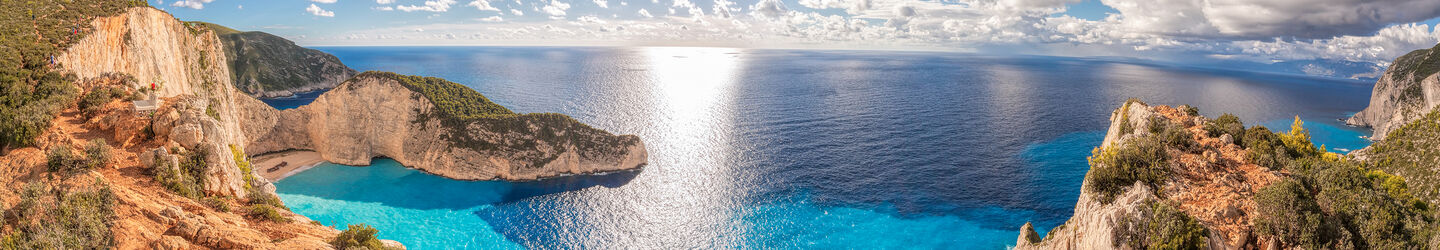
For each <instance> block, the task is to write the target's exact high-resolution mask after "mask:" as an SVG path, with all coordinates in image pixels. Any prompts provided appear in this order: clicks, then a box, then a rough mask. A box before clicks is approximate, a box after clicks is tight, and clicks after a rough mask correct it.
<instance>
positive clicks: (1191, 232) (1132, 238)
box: [1112, 199, 1209, 250]
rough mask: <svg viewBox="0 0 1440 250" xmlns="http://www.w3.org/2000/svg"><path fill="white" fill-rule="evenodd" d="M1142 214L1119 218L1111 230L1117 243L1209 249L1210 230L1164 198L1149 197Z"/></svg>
mask: <svg viewBox="0 0 1440 250" xmlns="http://www.w3.org/2000/svg"><path fill="white" fill-rule="evenodd" d="M1136 212H1138V213H1139V214H1134V215H1130V216H1126V217H1123V218H1121V219H1120V222H1119V223H1120V225H1118V226H1116V227H1115V228H1114V229H1113V230H1114V232H1112V233H1113V234H1112V235H1113V236H1114V237H1115V239H1114V243H1115V244H1116V245H1115V247H1117V248H1118V247H1120V244H1122V243H1123V244H1124V245H1125V246H1130V247H1131V248H1134V249H1196V250H1199V249H1206V248H1205V246H1206V242H1205V240H1206V236H1208V235H1209V230H1206V229H1205V227H1204V226H1202V225H1200V222H1199V221H1196V220H1195V218H1193V217H1190V215H1188V214H1185V212H1184V211H1180V209H1177V208H1175V207H1174V206H1171V205H1170V204H1167V203H1166V202H1165V201H1157V200H1154V199H1146V200H1145V202H1144V205H1143V206H1141V207H1140V209H1138V210H1136Z"/></svg>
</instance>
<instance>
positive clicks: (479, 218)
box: [267, 47, 1371, 249]
mask: <svg viewBox="0 0 1440 250" xmlns="http://www.w3.org/2000/svg"><path fill="white" fill-rule="evenodd" d="M318 49H320V50H323V51H325V52H329V53H332V54H335V55H336V56H338V57H339V58H340V59H341V60H342V61H343V62H344V63H345V64H346V65H348V66H350V67H353V68H355V69H357V70H362V71H364V70H384V71H394V72H398V73H403V74H414V75H425V76H437V77H442V78H446V79H449V80H451V81H455V82H458V83H461V84H465V85H466V86H470V87H471V88H474V89H475V90H478V91H480V92H481V93H483V94H485V95H486V96H487V97H489V98H490V99H491V100H493V101H495V102H497V103H500V104H502V105H505V106H506V107H510V108H511V109H513V110H515V111H518V112H527V113H529V112H558V113H564V114H568V115H570V116H573V117H575V118H576V119H579V120H580V121H582V122H585V123H588V124H591V125H592V126H595V127H598V128H602V129H605V130H609V131H612V132H616V133H621V134H636V135H639V136H640V138H642V139H643V140H644V141H645V144H646V146H647V147H648V149H649V152H650V165H648V166H646V167H645V168H644V169H643V170H640V171H632V172H623V173H614V174H609V175H603V176H577V177H566V178H559V179H551V180H544V181H538V182H524V183H508V182H497V181H482V182H466V181H454V180H448V179H444V178H440V177H436V176H431V175H427V174H424V173H421V172H418V171H415V170H411V169H406V168H404V167H402V166H399V165H397V164H396V163H395V162H394V161H390V160H384V159H382V160H377V161H375V162H374V165H371V166H367V167H354V166H341V165H334V164H324V165H322V166H320V167H317V168H314V169H312V170H309V171H307V172H304V173H300V174H297V175H295V176H293V177H290V178H287V179H284V180H282V181H279V182H278V183H277V186H278V187H279V192H280V193H281V194H280V196H281V198H282V199H284V201H285V203H286V204H287V205H289V206H290V208H291V209H292V210H293V211H295V212H297V213H300V214H303V215H306V216H309V217H310V218H312V219H315V220H317V221H320V222H322V223H325V224H327V225H339V226H340V227H341V228H343V227H344V226H343V225H345V224H350V223H366V224H370V225H373V226H375V227H376V228H379V229H380V231H381V232H380V236H381V237H382V238H387V239H394V240H398V241H400V242H402V243H404V244H406V245H407V246H409V247H411V249H449V248H482V249H486V248H545V249H553V248H584V249H593V248H605V249H609V248H644V249H681V248H759V249H770V248H824V249H829V248H922V249H923V248H945V249H1002V248H1004V247H1006V246H1007V245H1012V244H1014V242H1015V239H1016V236H1017V235H1018V231H1017V230H1018V229H1019V227H1020V225H1022V224H1024V223H1025V222H1027V221H1030V222H1034V223H1035V225H1036V226H1037V227H1038V231H1040V232H1042V233H1043V232H1045V231H1047V230H1049V229H1050V228H1051V227H1054V226H1056V225H1059V224H1061V223H1063V222H1064V221H1065V220H1066V219H1068V218H1069V217H1070V215H1071V213H1072V210H1073V209H1074V204H1075V201H1076V200H1077V199H1078V197H1077V196H1078V195H1079V191H1080V183H1081V179H1082V178H1083V176H1084V174H1085V172H1086V170H1087V169H1088V166H1087V165H1086V162H1085V157H1086V156H1087V155H1089V153H1090V149H1091V148H1093V147H1096V146H1098V145H1099V144H1100V141H1101V140H1102V139H1103V137H1104V132H1105V131H1104V129H1106V126H1107V125H1108V119H1109V115H1110V112H1111V111H1112V110H1114V109H1115V108H1118V107H1119V106H1120V104H1121V102H1123V101H1124V100H1125V99H1127V98H1130V97H1138V98H1141V99H1143V100H1144V101H1146V102H1148V103H1151V104H1169V105H1178V104H1194V105H1197V106H1199V107H1200V110H1201V113H1203V114H1205V115H1208V116H1212V117H1214V116H1217V115H1219V114H1221V113H1233V114H1236V115H1238V116H1239V117H1241V118H1242V119H1243V120H1244V121H1246V123H1247V124H1256V123H1259V124H1264V125H1267V126H1271V127H1272V128H1277V129H1278V130H1282V131H1283V130H1288V127H1289V126H1288V125H1289V124H1290V122H1291V121H1292V120H1293V119H1294V117H1295V116H1297V115H1298V116H1299V117H1301V118H1302V119H1304V120H1305V121H1306V124H1307V127H1308V128H1309V129H1310V130H1311V133H1312V135H1313V136H1314V137H1315V141H1316V142H1317V143H1322V144H1326V146H1327V147H1329V148H1330V149H1331V150H1332V151H1337V152H1340V151H1344V150H1350V149H1357V148H1360V147H1363V146H1364V145H1366V144H1368V142H1367V141H1366V140H1364V139H1362V138H1360V136H1362V135H1367V134H1368V133H1369V132H1368V131H1365V130H1360V129H1354V128H1349V127H1345V126H1344V125H1341V123H1340V122H1339V121H1337V119H1339V118H1342V117H1345V116H1346V115H1348V114H1351V113H1353V112H1356V111H1359V110H1360V109H1362V108H1364V107H1365V105H1366V103H1367V101H1368V98H1369V95H1370V94H1369V93H1370V88H1371V84H1370V83H1367V82H1358V81H1346V80H1333V79H1320V78H1309V77H1303V76H1290V75H1273V74H1262V73H1249V72H1239V71H1219V70H1206V69H1193V68H1184V67H1169V66H1158V65H1146V64H1134V63H1122V62H1111V61H1104V60H1089V59H1075V58H1056V57H991V56H978V55H971V54H950V53H930V52H925V53H919V52H869V51H791V50H747V49H717V48H556V47H543V48H527V47H321V48H318ZM314 96H315V95H313V94H312V95H301V96H299V97H296V98H291V99H285V100H269V101H267V102H270V103H271V104H272V105H275V106H277V107H282V108H283V107H294V106H296V105H300V104H303V103H304V102H307V101H308V100H309V99H313V98H314ZM307 98H308V99H307Z"/></svg>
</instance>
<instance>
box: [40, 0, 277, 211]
mask: <svg viewBox="0 0 1440 250" xmlns="http://www.w3.org/2000/svg"><path fill="white" fill-rule="evenodd" d="M93 25H94V26H95V30H94V32H93V33H92V34H91V35H90V36H86V37H85V38H83V39H81V40H80V41H79V42H77V43H76V44H75V45H73V46H71V47H70V48H68V49H66V51H65V53H64V54H63V55H61V56H59V57H57V60H58V61H59V62H60V64H61V65H62V66H63V67H64V68H65V69H66V70H69V71H72V72H74V73H75V74H76V76H78V77H80V78H82V79H90V78H98V77H105V76H109V75H113V74H122V75H129V76H133V77H134V78H135V79H136V81H135V82H134V83H133V84H136V85H139V86H133V87H135V88H149V87H150V84H155V85H156V90H155V91H154V92H155V93H156V96H157V97H158V98H162V99H164V100H165V101H166V103H165V105H164V106H162V107H161V108H160V109H159V110H157V111H156V113H155V116H154V119H153V121H152V123H151V125H150V126H151V129H152V131H153V132H154V133H155V135H156V137H157V139H159V140H161V141H166V140H172V141H175V142H177V143H179V145H180V146H183V147H186V148H189V149H197V148H200V147H203V148H204V149H205V150H204V151H205V152H209V154H208V155H207V156H206V164H207V165H210V167H209V169H210V171H211V172H210V173H209V176H207V182H206V183H207V184H210V185H206V189H207V190H205V191H206V192H207V193H210V194H215V195H223V196H234V197H242V198H243V197H245V196H246V195H247V194H246V192H245V190H244V188H243V187H244V186H245V183H244V179H245V178H244V177H243V176H244V175H251V174H252V173H241V170H240V169H238V168H236V162H235V160H234V158H233V157H232V156H231V154H230V147H231V146H232V145H234V146H238V147H244V146H245V143H246V142H247V141H248V140H247V139H246V138H245V133H242V132H241V126H240V124H241V123H243V120H242V119H241V118H240V117H239V114H241V112H240V110H242V109H245V107H253V106H256V105H264V104H263V103H260V102H259V101H258V100H255V99H254V98H251V97H249V96H246V95H244V94H242V93H240V92H238V91H236V90H235V88H234V87H233V86H231V84H230V78H229V75H230V71H229V68H228V67H226V65H225V53H224V50H223V48H222V46H221V43H220V41H219V39H218V38H217V37H216V36H215V34H214V32H212V31H210V30H209V29H206V28H204V27H197V26H192V25H186V24H185V23H182V22H180V21H178V20H175V18H174V17H172V16H170V14H168V13H165V12H163V11H160V10H157V9H154V8H131V9H130V10H129V11H127V12H125V13H124V14H122V15H119V16H114V17H105V18H97V19H96V20H95V21H94V24H93ZM242 106H245V107H242ZM255 179H261V178H255ZM252 184H254V185H257V186H268V183H263V179H262V182H261V183H252Z"/></svg>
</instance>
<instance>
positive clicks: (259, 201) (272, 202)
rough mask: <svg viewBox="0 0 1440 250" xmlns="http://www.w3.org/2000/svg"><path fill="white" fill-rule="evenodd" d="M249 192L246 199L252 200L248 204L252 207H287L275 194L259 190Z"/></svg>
mask: <svg viewBox="0 0 1440 250" xmlns="http://www.w3.org/2000/svg"><path fill="white" fill-rule="evenodd" d="M248 192H249V193H247V194H246V197H248V198H249V199H250V201H249V202H248V203H249V204H251V205H267V206H271V207H277V208H284V207H285V204H284V203H283V202H281V201H280V197H276V196H275V195H273V194H270V193H266V192H264V191H260V190H259V189H250V190H249V191H248Z"/></svg>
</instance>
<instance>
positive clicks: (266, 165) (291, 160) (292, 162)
mask: <svg viewBox="0 0 1440 250" xmlns="http://www.w3.org/2000/svg"><path fill="white" fill-rule="evenodd" d="M250 162H251V163H252V164H253V166H254V171H256V172H259V173H260V176H261V177H265V179H267V180H270V181H272V182H275V181H280V180H281V179H285V177H290V176H291V175H295V174H297V173H300V172H303V171H305V170H307V169H310V168H312V167H315V166H317V165H320V163H324V162H325V159H323V158H321V157H320V153H316V152H315V151H286V152H279V153H270V154H264V155H259V156H256V157H254V158H253V159H251V160H250Z"/></svg>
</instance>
